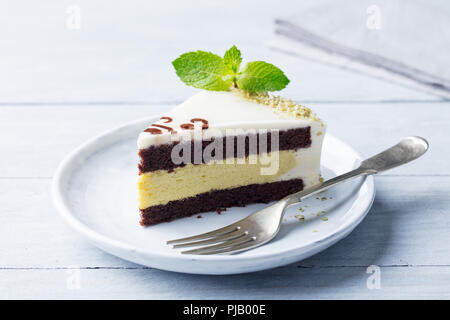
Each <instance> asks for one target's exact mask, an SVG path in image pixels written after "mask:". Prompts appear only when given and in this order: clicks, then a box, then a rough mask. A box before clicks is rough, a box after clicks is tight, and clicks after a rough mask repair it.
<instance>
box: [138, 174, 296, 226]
mask: <svg viewBox="0 0 450 320" xmlns="http://www.w3.org/2000/svg"><path fill="white" fill-rule="evenodd" d="M301 190H303V181H302V179H292V180H287V181H277V182H271V183H264V184H251V185H247V186H242V187H237V188H232V189H225V190H216V191H211V192H207V193H202V194H199V195H197V196H195V197H189V198H186V199H182V200H176V201H170V202H168V203H167V204H165V205H157V206H152V207H149V208H146V209H143V210H141V222H140V223H141V225H143V226H148V225H153V224H157V223H160V222H168V221H172V220H174V219H178V218H182V217H188V216H191V215H193V214H196V213H200V212H208V211H218V212H220V211H222V210H224V209H225V208H229V207H244V206H245V205H247V204H250V203H258V202H263V203H268V202H270V201H274V200H280V199H282V198H283V197H285V196H287V195H289V194H292V193H295V192H297V191H301Z"/></svg>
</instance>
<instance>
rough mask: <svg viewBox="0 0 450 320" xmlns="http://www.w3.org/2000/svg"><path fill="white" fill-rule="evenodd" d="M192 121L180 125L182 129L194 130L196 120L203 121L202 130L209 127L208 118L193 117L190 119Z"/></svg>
mask: <svg viewBox="0 0 450 320" xmlns="http://www.w3.org/2000/svg"><path fill="white" fill-rule="evenodd" d="M190 121H191V122H192V123H183V124H181V125H180V127H181V129H184V130H192V129H194V125H193V123H195V122H201V123H202V130H206V129H208V128H209V123H208V120H205V119H202V118H192V119H191V120H190Z"/></svg>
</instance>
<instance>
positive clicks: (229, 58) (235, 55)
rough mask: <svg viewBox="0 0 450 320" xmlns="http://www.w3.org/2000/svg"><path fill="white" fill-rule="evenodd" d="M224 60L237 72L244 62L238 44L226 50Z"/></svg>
mask: <svg viewBox="0 0 450 320" xmlns="http://www.w3.org/2000/svg"><path fill="white" fill-rule="evenodd" d="M223 62H224V63H225V65H227V66H229V67H230V68H231V69H232V70H233V72H234V73H237V71H238V70H239V67H240V65H241V62H242V57H241V51H239V49H238V48H236V46H232V47H231V48H230V49H228V50H227V52H225V55H224V56H223Z"/></svg>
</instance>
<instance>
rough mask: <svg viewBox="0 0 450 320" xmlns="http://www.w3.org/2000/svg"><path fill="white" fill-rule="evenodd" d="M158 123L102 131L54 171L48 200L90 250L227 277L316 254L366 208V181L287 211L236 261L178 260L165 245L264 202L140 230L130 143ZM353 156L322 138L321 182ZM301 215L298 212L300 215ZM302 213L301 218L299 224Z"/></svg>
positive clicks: (355, 159) (352, 163) (351, 163)
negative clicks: (275, 229)
mask: <svg viewBox="0 0 450 320" xmlns="http://www.w3.org/2000/svg"><path fill="white" fill-rule="evenodd" d="M157 119H159V117H155V118H150V119H145V120H139V121H136V122H132V123H129V124H126V125H124V126H122V127H119V128H116V129H113V130H111V131H108V132H106V133H104V134H102V135H100V136H98V137H95V138H93V139H92V140H90V141H88V142H86V143H85V144H83V145H82V146H80V147H79V148H77V149H76V150H74V151H73V152H72V153H71V154H70V155H69V156H68V157H67V158H66V159H65V160H64V161H63V162H62V163H61V164H60V166H59V168H58V170H57V172H56V174H55V176H54V180H53V198H54V201H55V204H56V207H57V209H58V211H59V212H60V213H61V215H62V217H63V218H64V219H65V220H66V221H67V222H68V223H69V224H70V225H71V226H72V227H73V228H74V229H75V230H77V231H79V232H80V233H81V234H82V235H83V236H85V237H86V238H87V239H89V240H90V241H91V242H92V243H93V244H94V245H96V246H97V247H99V248H101V249H103V250H105V251H107V252H109V253H111V254H113V255H116V256H119V257H121V258H123V259H126V260H130V261H133V262H135V263H139V264H142V265H146V266H149V267H154V268H158V269H164V270H170V271H177V272H185V273H197V274H233V273H243V272H251V271H258V270H264V269H269V268H274V267H277V266H282V265H286V264H289V263H292V262H295V261H299V260H302V259H305V258H307V257H309V256H311V255H313V254H316V253H318V252H320V251H322V250H324V249H326V248H328V247H329V246H331V245H332V244H334V243H336V242H337V241H338V240H340V239H342V238H344V237H345V236H347V235H348V234H349V233H350V232H351V231H352V230H353V229H354V228H355V227H356V226H357V225H358V224H359V223H360V222H361V220H362V219H363V218H364V216H365V215H366V213H367V212H368V210H369V208H370V206H371V205H372V202H373V199H374V196H375V189H374V183H373V178H372V177H367V178H360V179H357V180H354V181H349V182H347V183H344V184H341V185H338V186H336V187H335V188H332V189H330V190H328V191H326V192H324V193H323V194H320V195H319V197H318V198H317V197H313V198H310V199H308V200H306V201H304V202H302V204H301V206H293V207H291V208H289V209H288V212H287V214H286V216H285V221H284V222H283V224H282V226H281V230H280V232H279V234H278V235H277V236H276V238H275V239H273V240H272V241H271V242H270V243H268V244H266V245H264V246H261V247H259V248H256V249H254V250H250V251H247V252H243V253H240V254H235V255H216V256H214V255H213V256H200V255H182V254H180V253H179V251H177V250H174V249H171V248H170V247H169V246H167V245H166V244H165V241H166V240H170V239H176V238H180V237H186V236H190V235H194V234H198V233H202V232H206V231H210V230H212V229H216V228H219V227H223V226H225V225H228V224H230V223H233V222H235V221H237V220H240V219H242V218H244V217H246V216H248V215H249V214H250V213H252V212H253V211H256V210H258V209H260V208H262V207H264V206H265V205H264V204H254V205H249V206H247V207H245V208H231V209H228V210H227V211H225V212H223V213H222V214H220V215H219V214H218V213H216V212H209V213H202V214H201V217H202V218H201V219H199V218H197V215H194V216H192V217H188V218H183V219H179V220H175V221H172V222H170V223H162V224H159V225H155V226H151V227H141V226H140V225H139V223H138V221H139V211H138V208H137V187H136V182H137V163H138V156H137V147H136V139H137V136H138V134H139V132H141V131H142V130H143V129H144V128H146V127H147V126H148V124H149V123H152V122H154V121H156V120H157ZM360 160H361V159H360V156H359V155H358V154H357V153H356V152H355V151H354V150H353V149H352V148H350V147H349V146H348V145H346V144H345V143H344V142H342V141H341V140H339V139H337V138H335V137H333V136H331V135H329V134H328V135H327V136H326V138H325V140H324V146H323V155H322V174H323V175H324V177H325V179H327V178H330V177H332V176H335V175H337V174H341V173H344V172H346V171H349V170H351V169H353V168H355V167H356V166H357V164H358V163H359V162H360ZM300 207H301V208H300ZM299 208H300V210H302V211H300V210H299ZM301 215H303V216H304V217H305V219H304V220H301V219H300V218H301Z"/></svg>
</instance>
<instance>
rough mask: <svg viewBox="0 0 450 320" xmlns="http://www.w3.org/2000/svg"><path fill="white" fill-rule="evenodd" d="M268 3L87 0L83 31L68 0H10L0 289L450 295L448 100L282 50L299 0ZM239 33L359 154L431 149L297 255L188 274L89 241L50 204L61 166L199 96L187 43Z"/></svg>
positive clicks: (98, 294)
mask: <svg viewBox="0 0 450 320" xmlns="http://www.w3.org/2000/svg"><path fill="white" fill-rule="evenodd" d="M190 3H191V2H190ZM241 3H242V2H239V4H241ZM258 3H260V5H258V6H256V5H255V4H252V3H246V4H245V7H243V8H240V9H239V10H236V6H238V2H237V1H236V3H233V1H227V2H226V3H225V2H224V3H219V2H211V1H199V2H195V3H194V2H193V4H189V5H188V4H187V2H185V1H183V2H173V1H164V4H161V3H158V4H151V3H149V2H145V1H127V2H122V3H121V4H119V3H114V4H112V3H111V2H108V1H86V0H83V1H78V2H77V4H78V6H79V8H80V9H81V28H80V29H71V28H68V27H67V25H66V18H67V13H66V10H67V7H68V6H69V5H71V2H66V1H62V2H58V3H56V2H53V1H45V2H42V1H41V2H39V4H38V3H31V2H27V3H26V5H25V4H22V3H20V1H3V2H2V4H1V5H0V48H1V50H0V70H1V72H0V152H1V153H0V155H1V156H0V298H26V299H28V298H63V299H66V298H76V299H81V298H83V299H89V298H114V299H116V298H127V299H130V298H133V299H136V298H138V299H139V298H150V299H178V298H179V299H240V298H242V299H324V298H333V299H340V298H350V299H355V298H367V299H382V298H394V299H399V298H425V299H431V298H447V299H448V298H450V243H449V239H450V214H449V213H450V196H449V195H450V166H449V165H448V162H449V151H448V150H449V147H448V140H449V136H450V102H449V101H443V100H441V99H439V98H437V97H435V96H432V95H428V94H425V93H421V92H419V91H414V90H410V89H407V88H404V87H400V86H397V85H393V84H391V83H387V82H383V81H381V80H377V79H374V78H370V77H367V76H364V75H361V74H357V73H352V72H348V71H345V70H342V69H335V68H332V67H330V66H326V65H322V64H318V63H314V62H311V61H306V60H301V59H299V58H296V57H293V56H289V55H285V54H283V53H280V52H277V51H274V50H270V49H269V48H268V46H267V45H266V44H267V39H269V38H270V37H271V36H272V34H273V25H272V21H273V19H274V18H275V17H279V16H283V15H285V14H288V13H289V12H291V11H292V10H296V9H297V7H298V5H297V4H296V2H295V3H294V2H293V3H292V4H286V5H285V6H283V7H282V8H278V7H277V6H276V5H275V4H274V3H271V2H270V1H263V2H261V1H260V2H258ZM242 5H243V4H241V6H242ZM24 6H26V10H25V8H24ZM250 10H253V11H251V12H252V15H251V19H250V18H249V16H248V12H250ZM232 44H236V45H237V46H238V47H240V48H241V50H242V51H243V54H244V59H245V58H248V59H252V60H257V59H261V60H262V59H263V60H268V61H270V62H272V63H274V64H275V65H278V66H280V67H281V68H282V69H284V70H286V71H287V73H288V76H289V78H291V84H290V85H289V87H288V88H287V89H286V90H285V91H283V95H285V96H289V97H292V98H294V99H296V100H297V101H299V102H302V103H305V104H307V105H308V106H310V107H312V108H313V109H314V110H315V111H317V112H318V113H319V114H320V116H321V117H322V118H324V119H325V120H326V121H327V123H328V127H329V132H330V133H332V134H334V135H336V136H338V137H340V138H341V139H343V140H344V141H347V142H348V143H349V144H350V145H352V146H353V147H354V148H355V149H357V150H359V151H360V152H361V153H362V154H364V155H370V154H372V153H375V152H377V151H379V150H381V149H383V148H385V147H387V146H390V145H392V144H394V143H396V142H397V141H398V140H399V139H401V138H402V137H404V136H408V135H421V136H423V137H426V138H427V139H428V140H429V142H430V145H431V149H430V151H429V153H428V154H426V155H425V156H424V157H423V158H421V159H420V160H418V161H417V162H414V163H411V164H409V165H407V166H405V167H401V168H398V169H395V170H392V171H389V172H387V173H386V174H383V175H380V176H377V177H376V189H377V195H376V199H375V203H374V205H373V208H372V209H371V211H370V213H369V214H368V216H367V218H366V219H365V220H364V221H363V222H362V223H361V224H360V225H359V226H358V227H357V228H356V229H355V230H354V231H353V233H351V235H350V236H348V237H347V238H346V239H344V240H342V241H340V242H339V243H338V244H336V245H335V246H333V247H331V248H329V249H328V250H326V251H324V252H322V253H320V254H318V255H316V256H313V257H311V258H309V259H307V260H304V261H301V262H298V263H295V264H292V265H289V266H285V267H281V268H277V269H273V270H267V271H262V272H257V273H251V274H242V275H233V276H198V275H188V274H178V273H171V272H165V271H160V270H156V269H150V268H146V267H142V266H139V265H135V264H132V263H129V262H127V261H124V260H121V259H119V258H116V257H114V256H111V255H109V254H107V253H104V252H102V251H101V250H99V249H97V248H95V247H93V246H91V245H90V244H89V243H87V242H86V241H85V240H84V239H83V238H82V237H81V236H79V235H78V234H76V233H75V232H74V231H72V230H71V229H70V228H69V227H68V226H67V225H66V224H65V223H64V222H63V221H62V220H61V219H60V218H59V216H58V215H57V213H56V211H55V209H54V207H53V204H52V201H51V197H50V184H51V178H52V174H53V173H54V170H55V168H56V166H57V165H58V163H59V162H60V161H61V160H62V159H63V158H64V156H65V155H66V154H67V153H68V152H70V151H71V150H72V149H73V148H74V147H76V146H78V145H79V144H80V143H82V142H84V141H85V140H86V139H88V138H90V137H91V136H93V135H96V134H99V133H101V132H102V131H104V130H107V129H110V128H112V127H114V126H117V125H120V124H122V123H124V122H126V121H129V120H134V119H139V118H142V117H148V116H151V115H153V114H160V113H164V112H166V111H167V110H169V109H170V108H172V107H173V106H174V105H175V104H177V103H178V102H180V101H182V100H183V99H185V98H187V97H188V96H190V95H191V94H193V93H194V92H195V91H196V90H195V89H192V88H188V87H186V86H184V85H183V84H182V83H181V82H180V81H179V80H178V79H177V78H176V75H175V74H174V72H173V70H172V68H171V65H170V61H171V60H172V59H173V58H174V57H176V56H177V55H178V54H180V53H182V52H185V51H188V50H194V49H206V50H211V51H213V52H223V51H224V50H225V49H227V48H228V47H230V46H231V45H232ZM447 67H448V66H447ZM299 241H300V239H299ZM369 266H372V267H370V268H369V269H368V267H369ZM373 266H375V267H373ZM372 270H378V271H379V276H380V277H379V279H380V282H379V284H380V286H379V288H374V286H373V283H372V282H371V281H370V280H371V279H373V276H374V274H373V273H370V272H372ZM378 271H376V275H378ZM368 272H369V273H368ZM371 276H372V278H370V277H371ZM368 282H369V285H368ZM370 284H372V285H370ZM375 287H376V286H375Z"/></svg>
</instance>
